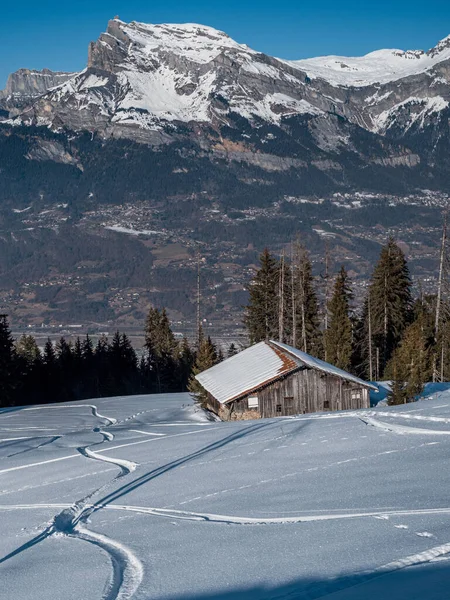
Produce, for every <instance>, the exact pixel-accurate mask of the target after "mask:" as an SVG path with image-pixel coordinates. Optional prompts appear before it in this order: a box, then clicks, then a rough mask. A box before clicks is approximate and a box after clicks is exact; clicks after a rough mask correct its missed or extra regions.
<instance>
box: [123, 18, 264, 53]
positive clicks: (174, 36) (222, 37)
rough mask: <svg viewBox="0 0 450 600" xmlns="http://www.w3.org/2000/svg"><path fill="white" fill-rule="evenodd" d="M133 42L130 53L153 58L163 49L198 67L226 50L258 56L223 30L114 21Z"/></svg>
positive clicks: (196, 26)
mask: <svg viewBox="0 0 450 600" xmlns="http://www.w3.org/2000/svg"><path fill="white" fill-rule="evenodd" d="M114 22H115V23H117V24H118V25H119V26H120V29H121V30H122V31H123V32H124V33H125V34H126V36H127V37H128V38H129V40H130V44H131V45H130V47H129V53H130V56H132V55H133V54H135V53H143V54H144V55H146V56H148V57H149V56H151V55H152V54H153V53H154V52H155V51H158V50H159V49H160V48H166V49H167V51H170V52H172V53H174V54H177V55H179V56H182V57H184V58H187V59H188V60H191V61H193V62H196V63H199V64H206V63H209V62H211V61H212V60H213V59H214V58H216V57H217V56H218V55H219V54H220V53H221V52H222V51H223V50H224V49H227V48H228V49H235V50H241V51H242V50H243V51H246V52H250V53H252V54H255V52H254V51H253V50H250V48H249V47H248V46H246V45H245V44H238V43H237V42H235V41H234V40H233V39H231V38H230V37H229V36H228V35H227V34H226V33H224V32H223V31H218V30H217V29H214V28H212V27H207V26H205V25H198V24H196V23H184V24H181V25H179V24H170V23H168V24H162V25H147V24H145V23H136V22H132V23H129V24H127V23H123V21H118V20H117V19H116V20H115V21H114Z"/></svg>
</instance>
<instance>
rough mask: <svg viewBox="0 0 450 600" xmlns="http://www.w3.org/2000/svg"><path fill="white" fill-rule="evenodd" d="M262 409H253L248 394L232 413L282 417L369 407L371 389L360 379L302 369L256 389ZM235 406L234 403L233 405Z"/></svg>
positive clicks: (237, 402) (253, 394) (236, 415)
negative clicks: (343, 377)
mask: <svg viewBox="0 0 450 600" xmlns="http://www.w3.org/2000/svg"><path fill="white" fill-rule="evenodd" d="M249 396H252V397H255V396H257V397H258V404H259V408H258V409H249V407H248V398H247V397H246V398H242V399H241V400H237V401H236V402H234V403H233V407H232V409H231V415H230V417H231V418H233V415H234V418H239V415H244V414H245V416H246V418H248V416H249V413H250V414H251V413H252V412H253V413H254V415H255V418H258V417H280V416H283V415H297V414H304V413H314V412H321V411H334V410H348V409H358V408H369V406H370V400H369V390H368V389H367V388H365V387H363V386H360V385H358V384H357V383H352V382H349V381H345V380H343V379H341V378H339V377H336V376H333V375H330V374H327V373H323V372H321V371H316V370H313V369H302V370H299V371H297V372H295V373H292V374H290V375H288V376H287V377H285V378H284V379H280V380H278V381H275V382H274V383H271V384H269V385H267V386H266V387H264V388H263V389H260V390H258V391H255V392H254V393H252V394H249ZM230 408H231V407H230Z"/></svg>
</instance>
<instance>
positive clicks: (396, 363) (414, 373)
mask: <svg viewBox="0 0 450 600" xmlns="http://www.w3.org/2000/svg"><path fill="white" fill-rule="evenodd" d="M386 375H387V376H388V377H389V378H390V379H392V380H393V382H394V384H393V392H392V400H391V401H392V402H395V403H399V400H400V399H401V398H402V397H403V400H404V401H405V402H413V401H414V400H415V399H417V397H418V396H419V395H420V394H421V392H422V391H423V388H424V384H425V383H426V382H427V381H428V380H429V379H430V377H431V361H430V351H429V348H428V345H427V334H426V328H425V319H424V316H423V315H419V317H418V318H417V319H416V320H415V321H414V322H413V323H411V325H409V326H408V327H407V329H406V331H405V333H404V336H403V338H402V341H401V343H400V345H399V346H398V348H396V350H395V351H394V354H393V356H392V359H391V361H390V362H389V363H388V365H387V368H386Z"/></svg>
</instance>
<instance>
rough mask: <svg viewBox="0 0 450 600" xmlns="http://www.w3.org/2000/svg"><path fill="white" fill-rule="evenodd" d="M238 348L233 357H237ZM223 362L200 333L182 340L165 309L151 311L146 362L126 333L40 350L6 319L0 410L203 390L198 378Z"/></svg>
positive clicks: (0, 327)
mask: <svg viewBox="0 0 450 600" xmlns="http://www.w3.org/2000/svg"><path fill="white" fill-rule="evenodd" d="M236 352H237V350H236V348H235V347H234V345H233V344H232V345H231V346H230V348H229V350H228V356H231V355H232V354H234V353H236ZM221 360H223V354H222V352H221V350H220V349H217V347H216V346H215V345H214V343H213V342H212V341H211V339H210V338H209V337H207V336H204V335H203V332H202V331H201V328H200V332H199V339H198V340H197V342H196V344H195V345H194V346H192V345H190V344H189V342H188V340H187V339H186V338H183V339H182V340H177V339H176V337H175V335H174V334H173V331H172V329H171V326H170V322H169V319H168V316H167V313H166V311H165V309H162V310H159V309H157V308H150V310H149V312H148V316H147V320H146V324H145V345H144V348H143V351H142V353H141V356H140V358H139V357H138V355H137V353H136V351H135V350H134V348H133V347H132V345H131V343H130V340H129V339H128V337H127V335H126V334H125V333H120V332H116V333H115V334H114V335H113V337H112V339H110V340H109V339H108V338H107V337H105V336H102V337H100V338H99V339H98V341H97V342H96V344H94V343H93V340H92V339H91V337H90V336H89V335H86V336H85V337H84V338H77V339H76V340H75V342H74V343H72V342H70V341H67V340H66V339H65V338H64V337H62V338H60V340H59V341H58V342H57V343H56V344H53V342H52V341H51V340H50V339H48V340H47V342H46V343H45V346H44V348H43V349H40V348H39V346H38V344H37V343H36V340H35V339H34V337H33V336H31V335H23V336H22V337H20V338H19V339H18V340H14V339H13V336H12V334H11V331H10V327H9V323H8V319H7V316H6V315H0V407H5V406H21V405H24V404H39V403H48V402H63V401H73V400H82V399H86V398H99V397H108V396H121V395H130V394H151V393H170V392H185V391H187V390H188V389H190V390H192V391H193V392H197V391H200V390H199V388H198V384H197V382H196V380H195V378H194V376H195V374H197V373H199V372H200V371H203V370H204V369H207V368H209V367H211V366H213V365H214V364H216V363H217V362H219V361H221Z"/></svg>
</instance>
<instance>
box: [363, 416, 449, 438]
mask: <svg viewBox="0 0 450 600" xmlns="http://www.w3.org/2000/svg"><path fill="white" fill-rule="evenodd" d="M359 418H360V419H361V421H363V423H366V425H372V427H378V428H379V429H384V431H391V432H392V433H398V434H400V435H403V434H406V435H409V434H411V435H450V431H445V430H439V429H424V428H419V427H408V426H407V425H397V424H394V423H386V422H384V421H379V420H378V419H374V418H373V417H368V416H366V415H360V417H359Z"/></svg>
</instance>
